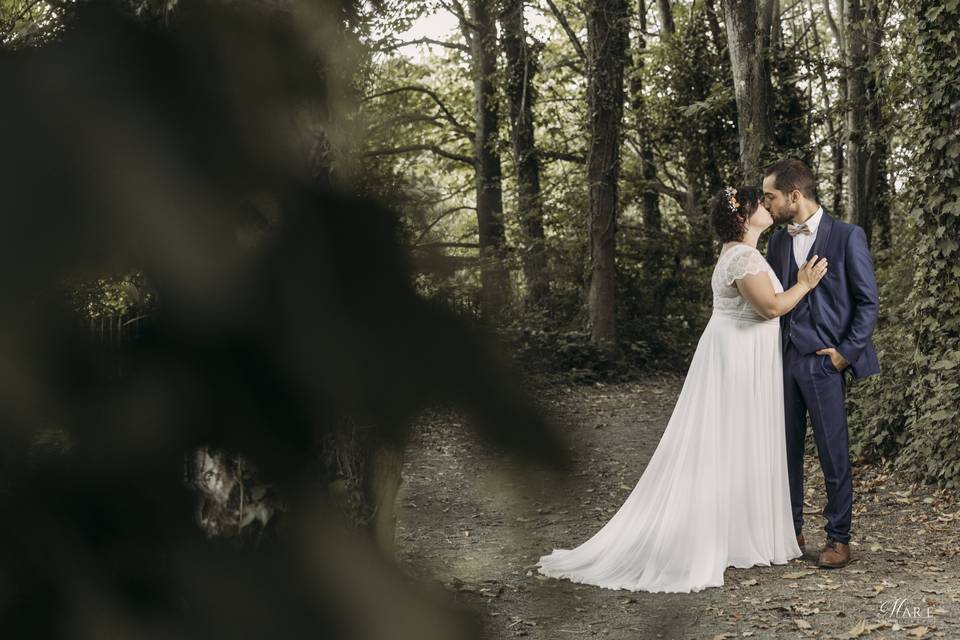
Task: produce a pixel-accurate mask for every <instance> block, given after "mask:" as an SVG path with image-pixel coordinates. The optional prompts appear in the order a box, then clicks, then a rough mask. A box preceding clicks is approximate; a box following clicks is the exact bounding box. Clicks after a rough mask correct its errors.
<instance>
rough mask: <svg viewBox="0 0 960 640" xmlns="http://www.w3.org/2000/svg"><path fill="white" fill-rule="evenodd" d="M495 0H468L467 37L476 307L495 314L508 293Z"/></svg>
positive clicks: (489, 316) (499, 309) (508, 280)
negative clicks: (472, 119)
mask: <svg viewBox="0 0 960 640" xmlns="http://www.w3.org/2000/svg"><path fill="white" fill-rule="evenodd" d="M493 5H494V0H470V21H471V23H472V24H471V25H470V28H471V29H472V30H473V34H472V37H470V38H469V39H468V42H469V44H470V54H471V58H472V63H473V64H472V66H473V77H474V80H473V93H474V117H475V119H476V139H475V144H474V153H475V156H476V167H477V170H476V171H477V230H478V240H479V244H480V282H481V289H482V290H481V308H482V313H483V316H484V317H485V318H495V317H497V316H499V315H500V312H501V311H502V310H503V308H504V306H505V305H506V302H507V300H508V299H509V294H510V279H509V271H508V269H507V264H506V237H505V233H504V227H503V191H502V186H501V168H500V151H499V149H498V148H497V134H498V131H499V112H498V108H497V96H496V92H495V89H494V85H493V78H494V74H495V73H496V68H497V26H496V18H495V14H494V11H493V8H494V6H493Z"/></svg>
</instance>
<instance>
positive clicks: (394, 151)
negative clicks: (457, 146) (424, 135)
mask: <svg viewBox="0 0 960 640" xmlns="http://www.w3.org/2000/svg"><path fill="white" fill-rule="evenodd" d="M409 151H432V152H433V153H435V154H437V155H438V156H441V157H443V158H447V159H449V160H456V161H457V162H462V163H463V164H468V165H470V166H471V167H474V166H476V164H475V162H474V159H473V158H471V157H470V156H465V155H462V154H459V153H453V152H451V151H447V150H445V149H442V148H440V147H439V146H438V145H435V144H411V145H407V146H405V147H393V148H383V149H373V150H371V151H366V152H364V154H363V155H364V156H365V157H373V156H393V155H398V154H401V153H407V152H409Z"/></svg>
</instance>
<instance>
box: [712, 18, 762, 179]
mask: <svg viewBox="0 0 960 640" xmlns="http://www.w3.org/2000/svg"><path fill="white" fill-rule="evenodd" d="M723 7H724V18H725V21H726V26H727V44H728V46H727V49H728V50H729V51H730V67H731V69H732V72H733V88H734V95H735V97H736V101H737V132H738V136H739V141H740V166H741V168H742V170H743V177H744V180H746V182H747V183H748V184H760V182H761V179H762V177H763V153H764V150H765V149H766V148H767V147H768V145H769V144H770V142H771V140H772V138H773V136H772V134H771V127H770V113H769V105H770V101H771V98H772V94H773V90H772V88H771V85H770V65H769V61H768V58H767V51H768V49H769V44H770V23H771V10H772V7H773V3H772V2H769V1H768V2H767V3H766V6H765V7H764V10H763V11H762V12H761V11H759V10H758V7H757V0H724V3H723Z"/></svg>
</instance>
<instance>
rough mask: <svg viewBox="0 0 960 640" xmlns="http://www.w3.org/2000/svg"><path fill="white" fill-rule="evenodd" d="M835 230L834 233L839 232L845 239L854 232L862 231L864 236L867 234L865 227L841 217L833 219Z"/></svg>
mask: <svg viewBox="0 0 960 640" xmlns="http://www.w3.org/2000/svg"><path fill="white" fill-rule="evenodd" d="M833 231H834V233H838V234H839V236H840V238H842V239H844V240H847V239H849V238H850V236H851V235H853V234H854V233H862V234H863V235H864V237H865V236H866V232H865V231H864V229H863V227H861V226H860V225H858V224H855V223H853V222H846V221H845V220H840V219H839V218H834V219H833Z"/></svg>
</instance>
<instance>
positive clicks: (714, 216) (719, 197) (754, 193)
mask: <svg viewBox="0 0 960 640" xmlns="http://www.w3.org/2000/svg"><path fill="white" fill-rule="evenodd" d="M762 197H763V191H761V190H760V189H758V188H757V187H750V186H743V187H740V188H739V189H734V188H733V187H727V188H726V189H721V190H720V191H718V192H717V194H716V195H715V196H714V198H713V205H712V213H711V215H710V219H711V221H712V222H713V229H714V231H716V232H717V236H718V237H719V238H720V242H733V241H737V240H743V234H744V233H745V232H746V230H747V220H748V219H749V218H750V216H752V215H753V212H754V211H756V210H757V205H758V204H760V198H762Z"/></svg>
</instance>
